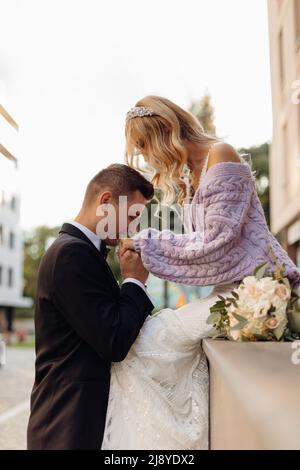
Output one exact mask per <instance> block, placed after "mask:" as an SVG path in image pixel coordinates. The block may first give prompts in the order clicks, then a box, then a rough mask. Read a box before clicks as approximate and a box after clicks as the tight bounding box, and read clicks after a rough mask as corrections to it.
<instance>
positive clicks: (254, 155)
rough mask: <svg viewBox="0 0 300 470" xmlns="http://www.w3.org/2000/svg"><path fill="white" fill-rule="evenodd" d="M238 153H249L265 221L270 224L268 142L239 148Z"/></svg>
mask: <svg viewBox="0 0 300 470" xmlns="http://www.w3.org/2000/svg"><path fill="white" fill-rule="evenodd" d="M238 152H239V153H240V154H243V153H249V154H250V155H251V163H252V169H253V170H255V179H256V188H257V192H258V196H259V198H260V201H261V204H262V206H263V209H264V212H265V216H266V219H267V223H268V225H269V226H270V182H269V179H270V178H269V144H268V143H264V144H262V145H259V146H256V147H249V148H240V149H239V150H238Z"/></svg>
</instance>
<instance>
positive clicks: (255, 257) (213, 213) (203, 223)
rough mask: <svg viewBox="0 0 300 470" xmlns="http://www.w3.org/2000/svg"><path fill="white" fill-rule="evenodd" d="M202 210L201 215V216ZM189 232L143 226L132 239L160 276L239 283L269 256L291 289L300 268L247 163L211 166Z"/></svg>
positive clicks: (191, 281) (195, 200) (194, 206)
mask: <svg viewBox="0 0 300 470" xmlns="http://www.w3.org/2000/svg"><path fill="white" fill-rule="evenodd" d="M200 213H201V216H200ZM190 214H191V215H190V216H191V222H192V226H193V231H192V232H191V233H183V234H175V233H173V232H171V231H169V230H163V231H158V230H156V229H151V228H150V229H146V230H142V231H141V232H140V233H138V234H137V235H135V237H133V239H134V245H135V249H136V250H137V251H138V252H140V253H141V257H142V261H143V263H144V265H145V267H146V268H147V269H148V270H149V271H150V272H151V273H153V274H154V275H155V276H158V277H160V278H162V279H167V280H170V281H175V282H178V283H182V284H190V285H200V286H208V285H217V284H223V283H227V282H233V281H240V280H242V279H243V278H244V277H245V276H248V275H251V274H252V273H253V270H254V269H255V267H256V266H258V265H260V264H262V263H264V262H266V261H267V262H269V266H270V270H271V271H272V270H274V269H275V264H274V258H273V257H274V255H275V256H276V258H277V262H278V263H279V264H284V265H285V274H286V276H287V277H288V278H289V280H290V282H291V284H292V286H293V288H297V287H298V286H299V285H300V271H299V270H298V269H297V267H296V266H295V265H294V263H293V262H292V260H291V259H290V258H289V256H288V254H287V253H286V251H284V249H283V248H282V247H281V245H280V244H279V242H278V241H277V240H276V238H275V237H274V236H273V235H272V233H271V232H270V231H269V229H268V226H267V223H266V220H265V216H264V212H263V208H262V206H261V203H260V200H259V198H258V195H257V192H256V187H255V177H254V174H253V172H252V170H251V168H250V166H249V165H248V163H246V162H242V163H238V162H221V163H218V164H216V165H214V166H212V167H210V168H209V169H208V170H207V172H206V174H205V175H204V177H203V179H202V180H201V182H200V185H199V187H198V189H197V190H196V192H195V195H194V197H193V200H192V203H191V211H190Z"/></svg>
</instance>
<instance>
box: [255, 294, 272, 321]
mask: <svg viewBox="0 0 300 470" xmlns="http://www.w3.org/2000/svg"><path fill="white" fill-rule="evenodd" d="M270 308H271V302H270V301H269V300H261V299H260V300H259V302H257V304H256V305H255V309H254V318H262V317H265V316H266V315H267V313H268V310H269V309H270Z"/></svg>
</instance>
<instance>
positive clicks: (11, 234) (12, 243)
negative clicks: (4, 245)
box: [9, 232, 15, 250]
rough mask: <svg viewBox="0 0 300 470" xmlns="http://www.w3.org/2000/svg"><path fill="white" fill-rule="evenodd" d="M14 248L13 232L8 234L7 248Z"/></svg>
mask: <svg viewBox="0 0 300 470" xmlns="http://www.w3.org/2000/svg"><path fill="white" fill-rule="evenodd" d="M14 247H15V234H14V233H13V232H10V234H9V248H10V249H11V250H13V249H14Z"/></svg>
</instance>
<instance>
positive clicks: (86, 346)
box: [28, 164, 153, 450]
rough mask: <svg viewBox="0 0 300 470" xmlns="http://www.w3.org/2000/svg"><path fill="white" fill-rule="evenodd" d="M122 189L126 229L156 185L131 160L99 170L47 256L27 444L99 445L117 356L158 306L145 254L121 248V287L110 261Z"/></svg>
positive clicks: (39, 446) (38, 314)
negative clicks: (109, 219) (108, 215)
mask: <svg viewBox="0 0 300 470" xmlns="http://www.w3.org/2000/svg"><path fill="white" fill-rule="evenodd" d="M119 196H127V207H128V212H127V221H126V223H125V226H126V227H125V228H127V227H128V225H129V224H130V223H131V222H133V221H134V220H135V218H136V216H129V215H128V213H130V208H133V205H134V204H139V205H140V207H141V208H143V207H144V205H145V203H146V202H147V201H149V200H150V199H151V198H152V197H153V186H152V184H151V183H149V182H148V181H147V180H146V179H145V178H144V177H143V176H141V175H140V174H139V173H138V172H136V171H135V170H133V169H131V168H129V167H127V166H126V165H119V164H114V165H111V166H109V167H108V168H106V169H104V170H102V171H100V173H98V174H97V175H96V176H95V177H94V178H93V179H92V180H91V182H90V183H89V185H88V187H87V190H86V194H85V197H84V201H83V206H82V208H81V210H80V212H79V214H78V216H77V218H76V219H75V221H73V222H70V223H66V224H64V225H63V226H62V228H61V230H60V234H59V237H58V238H57V240H56V241H55V242H54V243H53V244H52V245H51V247H50V248H49V249H48V251H47V253H46V254H45V256H44V258H43V260H42V262H41V265H40V269H39V275H38V286H37V299H36V312H35V326H36V354H37V357H36V375H35V383H34V386H33V390H32V394H31V414H30V419H29V424H28V449H98V450H99V449H100V448H101V443H102V438H103V432H104V426H105V416H106V409H107V403H108V396H109V386H110V366H111V362H112V361H122V360H123V359H125V357H126V355H127V353H128V351H129V349H130V347H131V345H132V344H133V342H134V341H135V339H136V337H137V335H138V333H139V331H140V328H141V327H142V325H143V323H144V321H145V319H146V317H147V316H148V315H149V314H150V313H151V311H152V309H153V305H152V303H151V301H150V299H149V297H148V295H147V292H146V286H145V282H146V280H147V277H148V272H147V271H146V270H145V268H144V267H143V264H142V262H141V259H140V257H139V255H138V254H137V253H135V252H133V251H129V250H127V251H125V252H123V251H122V253H120V256H119V258H120V268H121V272H122V275H123V278H124V281H123V284H122V286H121V288H120V287H119V285H118V283H117V281H116V280H115V278H114V276H113V273H112V271H111V270H110V268H109V265H108V264H107V262H106V254H107V249H106V244H107V245H110V246H115V245H117V243H118V239H119V235H118V234H119V223H118V220H119V211H121V208H120V207H119V202H118V201H119ZM107 207H110V208H113V209H114V210H115V215H116V217H115V220H114V221H113V222H114V223H115V224H114V223H112V226H113V227H115V228H116V233H115V234H113V235H110V233H109V232H108V234H107V235H105V236H104V235H103V236H102V237H101V238H102V240H101V239H100V238H99V236H98V235H97V234H96V232H98V230H96V229H98V228H99V224H100V225H101V223H102V222H103V221H104V218H105V215H104V214H105V212H104V211H103V209H101V208H107ZM131 212H132V211H131ZM121 215H123V216H124V214H121ZM104 238H105V239H104Z"/></svg>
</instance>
